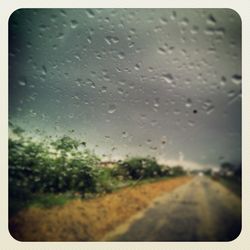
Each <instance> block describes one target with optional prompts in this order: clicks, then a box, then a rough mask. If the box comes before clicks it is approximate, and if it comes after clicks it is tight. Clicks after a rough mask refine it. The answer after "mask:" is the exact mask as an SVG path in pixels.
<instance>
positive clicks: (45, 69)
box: [42, 65, 47, 76]
mask: <svg viewBox="0 0 250 250" xmlns="http://www.w3.org/2000/svg"><path fill="white" fill-rule="evenodd" d="M42 74H43V75H44V76H45V75H47V68H46V67H45V66H44V65H43V66H42Z"/></svg>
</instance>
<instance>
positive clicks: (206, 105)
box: [202, 100, 214, 115]
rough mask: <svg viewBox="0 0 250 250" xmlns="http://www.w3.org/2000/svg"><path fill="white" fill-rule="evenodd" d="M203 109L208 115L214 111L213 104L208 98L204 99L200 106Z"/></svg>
mask: <svg viewBox="0 0 250 250" xmlns="http://www.w3.org/2000/svg"><path fill="white" fill-rule="evenodd" d="M202 108H203V110H204V111H205V112H206V113H207V114H208V115H209V114H211V113H212V112H213V111H214V105H213V104H212V102H211V101H210V100H206V101H205V102H204V104H203V106H202Z"/></svg>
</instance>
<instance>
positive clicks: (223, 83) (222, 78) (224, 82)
mask: <svg viewBox="0 0 250 250" xmlns="http://www.w3.org/2000/svg"><path fill="white" fill-rule="evenodd" d="M226 81H227V79H226V77H225V76H222V77H221V80H220V85H221V86H222V87H224V86H225V85H226Z"/></svg>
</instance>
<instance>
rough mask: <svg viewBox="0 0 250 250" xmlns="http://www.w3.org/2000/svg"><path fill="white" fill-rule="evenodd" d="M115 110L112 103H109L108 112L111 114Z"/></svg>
mask: <svg viewBox="0 0 250 250" xmlns="http://www.w3.org/2000/svg"><path fill="white" fill-rule="evenodd" d="M115 111H116V106H115V105H114V104H110V105H109V109H108V113H109V114H113V113H115Z"/></svg>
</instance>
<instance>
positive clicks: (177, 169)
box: [170, 166, 186, 176]
mask: <svg viewBox="0 0 250 250" xmlns="http://www.w3.org/2000/svg"><path fill="white" fill-rule="evenodd" d="M170 174H171V175H172V176H181V175H184V174H186V172H185V170H184V169H183V167H182V166H174V167H172V168H171V170H170Z"/></svg>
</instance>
